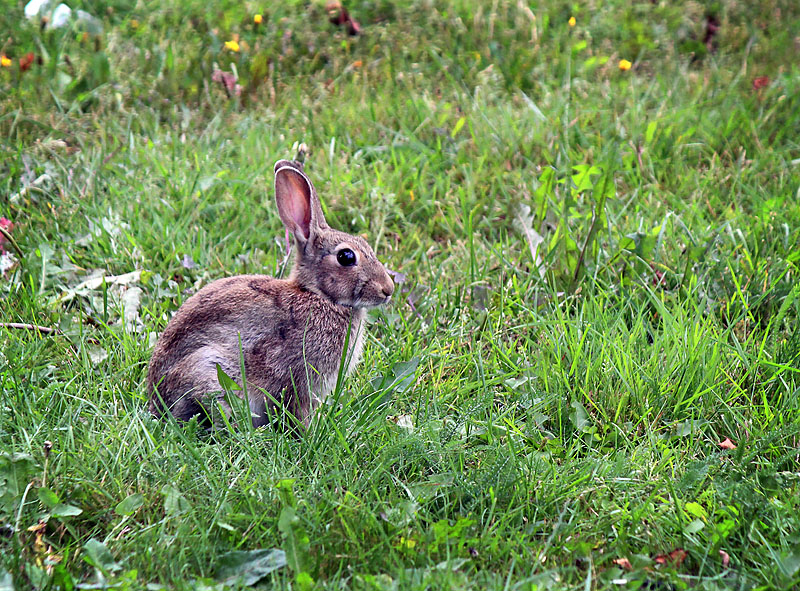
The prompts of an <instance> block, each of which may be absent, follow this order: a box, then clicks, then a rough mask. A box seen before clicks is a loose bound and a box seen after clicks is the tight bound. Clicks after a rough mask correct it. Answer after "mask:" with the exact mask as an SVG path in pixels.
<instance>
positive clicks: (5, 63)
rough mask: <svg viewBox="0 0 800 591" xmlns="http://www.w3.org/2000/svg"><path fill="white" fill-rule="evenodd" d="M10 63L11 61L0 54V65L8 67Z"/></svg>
mask: <svg viewBox="0 0 800 591" xmlns="http://www.w3.org/2000/svg"><path fill="white" fill-rule="evenodd" d="M11 64H12V61H11V60H10V59H9V58H7V57H6V55H5V54H3V55H0V66H3V67H4V68H10V67H11Z"/></svg>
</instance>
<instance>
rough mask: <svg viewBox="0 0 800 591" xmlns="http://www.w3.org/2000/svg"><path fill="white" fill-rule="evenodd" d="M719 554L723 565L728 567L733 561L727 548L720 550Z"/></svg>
mask: <svg viewBox="0 0 800 591" xmlns="http://www.w3.org/2000/svg"><path fill="white" fill-rule="evenodd" d="M719 555H720V557H721V558H722V566H723V567H724V568H728V565H729V564H730V563H731V557H730V556H729V555H728V553H727V552H725V550H720V551H719Z"/></svg>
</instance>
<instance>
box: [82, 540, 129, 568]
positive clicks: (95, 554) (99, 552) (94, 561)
mask: <svg viewBox="0 0 800 591" xmlns="http://www.w3.org/2000/svg"><path fill="white" fill-rule="evenodd" d="M83 549H84V550H85V551H86V555H85V556H84V559H85V560H86V562H88V563H89V564H91V565H92V566H93V567H95V568H97V569H100V570H101V571H103V572H116V571H118V570H121V569H122V567H121V566H120V564H119V563H118V562H116V561H115V560H114V557H113V556H112V555H111V552H109V550H108V548H106V545H105V544H103V542H100V541H99V540H96V539H94V538H92V539H91V540H89V541H88V542H86V543H85V544H84V545H83Z"/></svg>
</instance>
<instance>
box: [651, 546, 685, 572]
mask: <svg viewBox="0 0 800 591" xmlns="http://www.w3.org/2000/svg"><path fill="white" fill-rule="evenodd" d="M687 556H688V554H687V552H686V550H684V549H683V548H675V550H673V551H672V552H670V553H669V554H659V555H658V556H656V558H655V561H656V564H669V565H670V566H674V567H676V568H677V567H679V566H680V565H681V564H683V561H684V560H686V557H687Z"/></svg>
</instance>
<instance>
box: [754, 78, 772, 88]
mask: <svg viewBox="0 0 800 591" xmlns="http://www.w3.org/2000/svg"><path fill="white" fill-rule="evenodd" d="M765 86H769V76H759V77H758V78H755V79H754V80H753V90H759V89H760V88H764V87H765Z"/></svg>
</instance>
